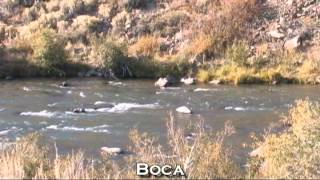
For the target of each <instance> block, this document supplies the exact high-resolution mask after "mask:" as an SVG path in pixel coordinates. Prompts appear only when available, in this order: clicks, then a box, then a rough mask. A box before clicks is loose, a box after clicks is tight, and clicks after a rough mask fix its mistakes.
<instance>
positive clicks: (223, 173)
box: [128, 116, 241, 179]
mask: <svg viewBox="0 0 320 180" xmlns="http://www.w3.org/2000/svg"><path fill="white" fill-rule="evenodd" d="M167 127H168V133H167V138H168V140H167V142H168V145H166V146H163V145H161V144H158V143H157V142H156V138H153V137H151V136H149V135H148V134H145V133H144V134H141V133H139V132H138V131H136V130H134V131H132V132H131V133H130V137H131V140H132V141H133V143H134V145H133V146H132V148H131V149H132V151H133V152H135V153H136V154H137V156H133V157H131V159H129V162H131V163H129V164H132V163H134V162H147V163H150V164H171V165H182V168H183V169H184V170H185V171H186V172H187V176H188V178H190V179H193V178H197V179H198V178H200V179H213V178H239V177H241V170H240V169H239V168H238V166H237V165H236V164H235V163H234V162H233V160H232V158H231V154H232V153H231V151H230V149H229V148H228V147H226V146H225V145H224V140H225V137H227V136H229V135H231V134H233V133H234V128H233V127H232V126H231V125H230V123H226V126H225V129H224V130H223V131H221V132H219V133H217V134H214V135H213V134H210V133H206V132H205V130H204V126H203V122H200V123H197V124H195V126H194V127H195V128H194V132H195V133H196V136H195V137H194V139H192V140H188V139H186V137H185V133H186V131H185V129H184V128H181V127H179V126H178V124H177V122H176V121H175V120H174V118H173V117H172V116H170V118H169V119H168V121H167ZM165 147H167V148H165ZM131 168H132V167H131ZM129 169H130V168H129ZM130 171H131V173H130ZM128 172H129V174H132V173H134V169H131V170H129V171H128Z"/></svg>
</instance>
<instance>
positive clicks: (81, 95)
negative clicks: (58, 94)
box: [79, 92, 87, 98]
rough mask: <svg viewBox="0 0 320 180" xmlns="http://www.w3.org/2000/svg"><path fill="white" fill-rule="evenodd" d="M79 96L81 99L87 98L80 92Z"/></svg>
mask: <svg viewBox="0 0 320 180" xmlns="http://www.w3.org/2000/svg"><path fill="white" fill-rule="evenodd" d="M79 96H80V97H82V98H86V97H87V96H86V95H85V94H84V93H83V92H80V93H79Z"/></svg>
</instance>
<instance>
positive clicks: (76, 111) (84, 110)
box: [72, 108, 86, 113]
mask: <svg viewBox="0 0 320 180" xmlns="http://www.w3.org/2000/svg"><path fill="white" fill-rule="evenodd" d="M72 112H74V113H86V109H84V108H76V109H74V110H73V111H72Z"/></svg>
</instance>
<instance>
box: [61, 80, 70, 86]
mask: <svg viewBox="0 0 320 180" xmlns="http://www.w3.org/2000/svg"><path fill="white" fill-rule="evenodd" d="M68 86H70V84H69V83H68V82H66V81H63V82H62V83H61V84H60V87H68Z"/></svg>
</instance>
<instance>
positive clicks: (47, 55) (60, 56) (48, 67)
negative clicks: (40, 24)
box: [31, 29, 67, 74]
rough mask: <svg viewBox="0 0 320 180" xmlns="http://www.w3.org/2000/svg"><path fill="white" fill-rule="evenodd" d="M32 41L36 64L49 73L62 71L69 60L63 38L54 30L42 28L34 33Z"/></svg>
mask: <svg viewBox="0 0 320 180" xmlns="http://www.w3.org/2000/svg"><path fill="white" fill-rule="evenodd" d="M31 41H32V42H31V47H32V51H33V56H32V58H33V61H34V62H35V64H36V65H38V66H40V67H41V68H44V69H45V71H46V73H49V74H51V73H54V72H57V71H60V69H61V68H62V67H63V65H64V64H65V63H66V61H67V53H66V51H65V49H64V47H65V46H64V41H63V39H62V38H61V37H60V36H59V35H57V34H56V33H55V32H54V31H53V30H50V29H42V30H40V31H38V32H37V33H35V34H34V35H33V38H32V39H31Z"/></svg>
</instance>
